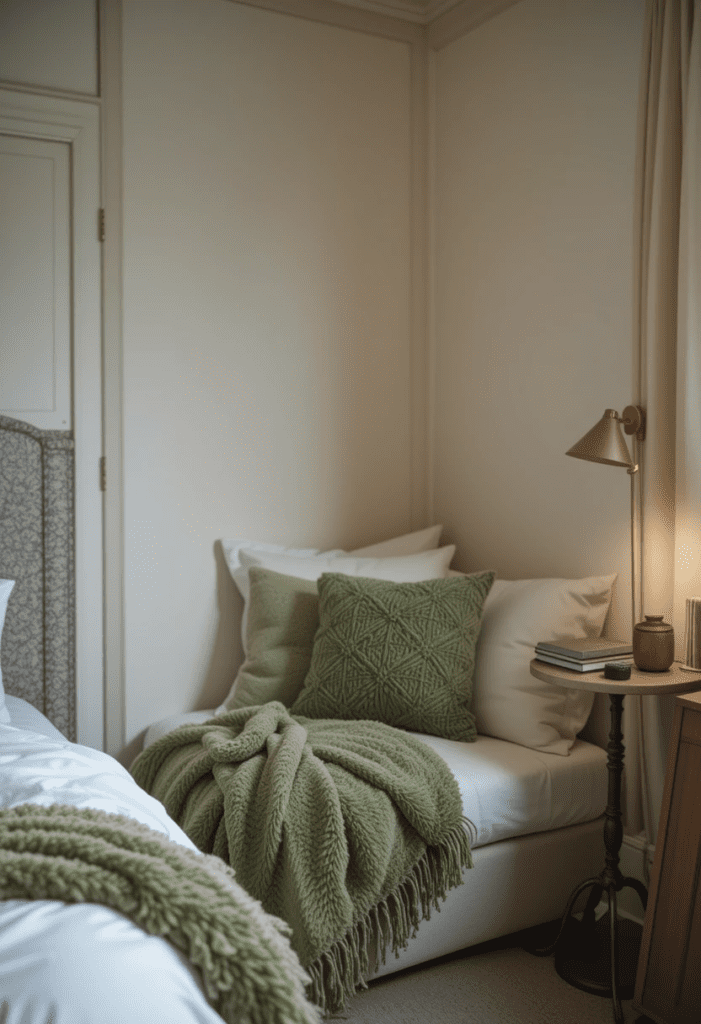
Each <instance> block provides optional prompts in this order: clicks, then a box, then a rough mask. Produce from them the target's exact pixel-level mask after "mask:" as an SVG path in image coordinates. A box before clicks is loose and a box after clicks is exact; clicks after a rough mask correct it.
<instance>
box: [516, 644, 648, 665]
mask: <svg viewBox="0 0 701 1024" xmlns="http://www.w3.org/2000/svg"><path fill="white" fill-rule="evenodd" d="M535 652H536V654H537V655H539V656H540V655H541V654H542V655H544V656H546V657H548V658H561V659H563V660H564V661H572V662H574V663H576V664H578V665H580V664H586V662H587V661H632V659H633V653H632V651H620V652H618V653H617V652H616V651H585V652H583V653H580V652H579V651H567V652H565V651H564V650H562V651H553V650H551V649H550V648H548V647H541V646H540V644H536V648H535Z"/></svg>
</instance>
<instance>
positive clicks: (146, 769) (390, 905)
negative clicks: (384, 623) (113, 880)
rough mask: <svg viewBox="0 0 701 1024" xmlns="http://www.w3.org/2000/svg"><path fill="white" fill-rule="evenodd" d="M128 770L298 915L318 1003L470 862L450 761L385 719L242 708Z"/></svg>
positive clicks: (401, 933)
mask: <svg viewBox="0 0 701 1024" xmlns="http://www.w3.org/2000/svg"><path fill="white" fill-rule="evenodd" d="M131 772H132V774H133V776H134V778H135V779H136V781H137V782H138V783H139V784H140V785H141V786H143V788H144V789H146V790H147V792H149V793H151V794H152V795H153V796H155V797H156V798H157V799H158V800H161V801H162V802H163V804H164V805H165V807H166V809H167V810H168V813H169V814H170V815H171V816H172V817H173V818H174V819H175V820H176V821H177V822H178V823H179V824H180V826H181V827H182V828H183V829H184V831H185V832H186V833H187V835H188V836H189V837H190V838H191V839H192V841H193V842H194V843H195V845H196V846H197V847H198V848H199V849H201V850H203V851H205V852H206V853H213V854H216V855H217V856H219V857H221V858H222V859H224V860H225V861H227V862H228V863H229V864H231V866H232V867H233V868H234V870H235V872H236V877H237V879H238V881H239V883H240V884H241V885H242V886H244V887H245V888H246V889H248V891H249V892H250V893H251V894H252V895H253V896H254V897H255V898H256V899H259V900H260V901H261V903H262V904H263V907H264V908H265V909H266V910H267V911H268V912H269V913H271V914H274V915H275V916H277V917H281V918H283V920H285V921H287V922H288V924H289V925H290V926H291V928H292V938H291V942H292V946H293V948H294V949H295V950H296V952H297V954H298V955H299V958H300V961H301V963H302V965H303V967H304V968H305V970H307V972H308V973H309V974H310V976H311V979H312V985H311V989H310V991H309V993H308V994H309V996H310V999H311V1000H312V1002H314V1003H316V1004H318V1005H319V1006H321V1007H322V1009H323V1010H324V1011H326V1012H327V1013H328V1012H332V1013H335V1012H338V1011H341V1010H342V1009H343V1007H344V1004H345V1000H346V998H347V997H348V996H351V995H353V993H354V992H356V991H357V990H358V988H361V987H365V983H366V980H367V976H368V974H369V971H370V964H371V958H373V957H374V959H375V961H376V962H379V959H380V958H381V960H382V962H384V959H385V950H386V949H387V948H391V949H392V950H393V951H394V952H395V953H396V952H398V950H400V949H403V948H404V947H405V946H406V944H407V941H408V939H409V938H410V937H411V936H412V935H413V934H414V933H415V931H416V929H417V927H418V924H419V921H420V920H421V919H422V918H424V919H425V918H428V917H429V916H430V912H431V907H432V906H434V907H436V908H438V899H439V898H444V897H445V895H446V894H447V891H448V890H449V889H450V888H452V887H453V886H456V885H460V884H461V882H462V867H463V866H468V867H471V866H472V859H471V855H470V845H469V839H468V835H467V832H466V827H465V826H466V824H469V823H467V822H466V819H464V818H463V816H462V804H461V799H460V792H459V789H458V785H457V782H456V781H455V779H454V778H453V776H452V774H451V772H450V770H449V769H448V767H447V766H446V765H445V763H444V762H443V761H442V760H441V758H440V757H439V756H438V754H436V753H435V752H434V751H433V750H431V748H430V747H428V746H426V744H424V743H422V742H421V741H420V740H418V739H416V738H415V737H412V736H410V735H409V734H407V733H405V732H403V731H402V730H399V729H394V728H392V727H391V726H388V725H383V724H381V723H379V722H369V721H363V722H357V721H335V720H317V719H311V718H300V717H293V716H291V715H290V713H289V712H288V711H287V709H286V708H285V707H284V705H282V704H280V703H279V702H271V703H269V704H264V705H262V706H259V707H253V708H241V709H238V710H235V711H229V712H227V713H225V714H223V715H220V716H218V717H217V718H213V719H210V720H209V721H208V722H205V723H204V724H203V725H192V726H191V725H184V726H181V727H180V728H179V729H176V730H175V731H173V732H171V733H169V734H167V735H166V736H164V737H162V738H161V739H160V740H157V741H156V742H155V743H154V744H153V745H151V746H150V747H148V748H147V749H146V750H145V751H144V752H143V753H142V754H140V755H139V757H138V758H137V759H136V761H135V762H134V764H133V765H132V767H131Z"/></svg>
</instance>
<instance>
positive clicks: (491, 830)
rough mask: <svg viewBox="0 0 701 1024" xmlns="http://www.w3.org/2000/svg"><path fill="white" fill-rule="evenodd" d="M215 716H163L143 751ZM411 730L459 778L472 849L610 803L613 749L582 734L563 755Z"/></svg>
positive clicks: (578, 819)
mask: <svg viewBox="0 0 701 1024" xmlns="http://www.w3.org/2000/svg"><path fill="white" fill-rule="evenodd" d="M214 715H215V712H214V711H192V712H190V713H189V714H183V715H173V716H171V717H170V718H164V719H162V720H161V721H159V722H156V723H154V724H153V725H152V726H151V727H150V728H149V730H148V731H147V733H146V737H145V739H144V749H145V748H146V747H147V746H150V744H151V743H153V742H154V741H155V740H157V739H159V738H160V737H161V736H165V734H166V733H168V732H171V731H172V730H173V729H176V728H177V727H178V726H179V725H185V724H195V725H200V724H202V722H205V721H207V719H208V718H212V717H214ZM411 735H413V736H416V737H417V738H418V739H420V740H422V742H424V743H426V744H427V745H428V746H429V747H431V748H432V749H433V750H435V751H436V753H437V754H439V755H440V757H442V758H443V760H444V761H445V762H446V764H447V765H448V767H449V768H450V770H451V771H452V773H453V775H454V776H455V778H456V779H457V781H458V786H459V787H460V794H461V796H462V802H463V814H464V815H465V816H466V817H467V818H469V819H470V821H471V822H472V823H473V825H474V826H475V828H476V830H477V838H476V839H474V838H473V841H472V847H473V849H477V847H479V846H488V845H489V844H490V843H496V842H499V841H500V840H502V839H514V838H516V837H517V836H523V835H529V834H532V833H534V832H548V831H550V830H551V829H557V828H564V827H565V826H567V825H576V824H580V823H582V822H586V821H593V820H594V819H595V818H598V817H599V816H600V815H601V814H603V813H604V811H605V809H606V798H607V788H608V772H607V769H606V752H605V751H604V750H602V749H601V747H597V746H595V745H594V744H593V743H587V742H586V741H585V740H580V739H577V740H575V742H574V745H573V746H572V749H571V750H570V753H569V756H567V757H563V756H562V754H549V753H544V752H543V751H538V750H531V749H530V748H529V747H522V746H520V745H519V744H518V743H509V742H508V741H507V740H497V739H494V737H492V736H478V737H477V740H476V742H475V743H461V742H459V741H457V740H445V739H441V738H440V737H438V736H428V735H426V734H424V733H418V732H415V733H412V734H411Z"/></svg>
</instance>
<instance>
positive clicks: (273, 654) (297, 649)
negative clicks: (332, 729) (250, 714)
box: [226, 566, 319, 710]
mask: <svg viewBox="0 0 701 1024" xmlns="http://www.w3.org/2000/svg"><path fill="white" fill-rule="evenodd" d="M249 579H250V585H251V589H250V597H249V608H248V626H247V647H248V657H247V658H246V660H245V661H244V663H243V665H242V666H241V668H240V669H239V673H238V675H237V677H236V682H235V684H234V687H233V688H232V693H231V696H230V697H229V698H228V700H227V701H226V707H227V708H228V709H229V710H233V709H234V708H249V707H253V706H254V705H256V704H267V702H268V701H270V700H279V701H282V703H283V704H284V705H285V706H286V707H289V706H290V704H292V702H293V701H294V699H295V697H296V696H297V695H298V693H299V692H300V690H301V689H302V685H303V683H304V678H305V676H306V675H307V672H308V671H309V663H310V661H311V656H312V646H313V643H314V634H315V633H316V628H317V626H318V625H319V599H318V597H317V590H316V581H315V580H300V579H297V578H296V577H293V576H283V575H282V573H279V572H273V571H272V569H261V568H258V567H256V566H252V567H251V569H249Z"/></svg>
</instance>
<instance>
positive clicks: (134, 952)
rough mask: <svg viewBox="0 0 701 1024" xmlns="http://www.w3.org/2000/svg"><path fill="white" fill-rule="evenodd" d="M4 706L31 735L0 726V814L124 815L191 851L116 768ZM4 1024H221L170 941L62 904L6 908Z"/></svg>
mask: <svg viewBox="0 0 701 1024" xmlns="http://www.w3.org/2000/svg"><path fill="white" fill-rule="evenodd" d="M8 704H9V707H10V712H11V714H12V717H13V719H15V718H16V720H17V721H18V722H21V723H23V724H24V723H29V725H30V727H31V728H32V729H33V730H34V731H31V732H30V731H27V730H26V729H19V728H14V727H13V726H11V725H0V806H2V807H13V806H16V805H17V804H23V803H33V804H38V805H42V806H48V805H49V804H52V803H65V804H72V805H73V806H76V807H94V808H97V809H99V810H105V811H111V812H114V813H120V814H126V815H128V816H129V817H131V818H135V819H136V820H137V821H141V822H143V823H144V824H145V825H148V826H149V827H150V828H154V829H157V830H158V831H160V832H163V833H164V834H165V835H167V836H169V838H170V839H173V840H175V842H178V843H181V844H182V845H183V846H187V847H188V849H191V850H194V849H195V847H194V845H193V844H192V843H191V842H190V840H189V839H188V838H187V836H186V835H185V833H184V832H183V831H182V829H180V828H179V827H178V826H177V825H176V824H175V822H174V821H172V820H171V819H170V818H169V817H168V815H167V814H166V812H165V809H164V808H163V806H162V804H160V803H159V802H158V801H157V800H154V799H153V797H151V796H149V795H148V794H147V793H145V792H144V791H143V790H141V789H140V788H139V787H138V786H137V784H136V783H135V782H134V780H133V779H132V778H131V776H130V775H129V773H128V772H127V770H126V769H125V768H123V767H122V766H121V765H120V764H119V763H118V762H117V761H115V760H114V759H113V758H111V757H109V756H108V755H107V754H103V753H101V752H100V751H97V750H93V749H92V748H91V747H84V746H80V745H79V744H75V743H69V742H68V740H66V739H64V738H63V737H62V736H61V734H60V733H58V730H55V729H54V728H53V726H51V723H49V722H48V721H47V720H46V719H43V716H41V715H40V713H39V712H38V711H35V710H34V709H30V708H29V705H26V702H24V701H19V700H18V698H14V699H10V698H8ZM20 705H25V706H24V707H21V706H20ZM37 716H39V717H37ZM41 719H43V723H42V722H41ZM49 734H50V735H49ZM56 734H57V735H56ZM154 979H157V982H158V983H157V984H154ZM0 1017H2V1020H3V1021H7V1022H8V1024H20V1022H21V1024H47V1021H54V1022H55V1024H125V1021H128V1022H129V1024H153V1022H154V1021H166V1020H167V1021H171V1022H176V1021H177V1024H222V1019H221V1017H220V1016H219V1014H218V1013H216V1012H215V1011H214V1009H213V1008H212V1007H211V1006H210V1004H209V1003H208V1001H207V999H206V997H205V995H204V991H203V988H202V982H201V978H200V975H199V973H198V972H196V971H195V970H194V968H193V967H192V966H191V965H190V963H189V962H188V960H187V959H186V958H185V957H184V955H183V954H182V953H180V951H179V950H176V949H175V947H174V946H172V945H171V944H170V943H169V942H167V941H166V940H165V939H162V938H159V937H158V936H153V935H147V934H146V932H144V931H142V929H141V928H139V927H137V925H135V924H134V923H133V922H132V921H130V920H129V919H128V918H126V917H124V916H122V915H121V914H118V913H117V912H116V911H114V910H111V909H110V908H109V907H105V906H101V905H97V904H92V903H78V904H72V905H68V904H65V903H62V902H60V901H57V900H4V901H0Z"/></svg>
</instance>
